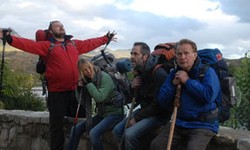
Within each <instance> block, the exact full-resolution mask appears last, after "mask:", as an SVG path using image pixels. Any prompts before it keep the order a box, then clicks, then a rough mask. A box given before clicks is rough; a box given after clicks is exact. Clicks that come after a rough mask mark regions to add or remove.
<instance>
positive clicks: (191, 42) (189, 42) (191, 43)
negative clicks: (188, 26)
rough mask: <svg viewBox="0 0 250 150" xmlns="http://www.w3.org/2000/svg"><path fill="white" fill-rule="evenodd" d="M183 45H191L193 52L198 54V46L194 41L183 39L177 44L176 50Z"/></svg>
mask: <svg viewBox="0 0 250 150" xmlns="http://www.w3.org/2000/svg"><path fill="white" fill-rule="evenodd" d="M182 44H190V45H191V47H192V49H193V51H194V52H197V45H196V44H195V42H194V41H192V40H189V39H181V40H180V41H179V42H177V45H176V49H177V48H178V47H179V45H182Z"/></svg>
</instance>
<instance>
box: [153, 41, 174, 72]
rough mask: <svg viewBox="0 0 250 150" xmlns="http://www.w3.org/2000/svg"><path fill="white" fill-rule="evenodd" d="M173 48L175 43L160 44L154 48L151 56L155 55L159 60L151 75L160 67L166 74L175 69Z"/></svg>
mask: <svg viewBox="0 0 250 150" xmlns="http://www.w3.org/2000/svg"><path fill="white" fill-rule="evenodd" d="M175 46H176V43H174V42H169V43H160V44H157V45H156V46H155V48H154V51H153V52H152V53H151V55H157V56H159V58H158V62H157V65H156V66H155V67H154V69H153V71H152V73H153V74H154V73H155V71H156V70H157V69H158V68H159V67H162V68H163V69H164V70H165V71H166V72H167V73H169V72H170V70H171V69H173V68H175V66H176V65H175Z"/></svg>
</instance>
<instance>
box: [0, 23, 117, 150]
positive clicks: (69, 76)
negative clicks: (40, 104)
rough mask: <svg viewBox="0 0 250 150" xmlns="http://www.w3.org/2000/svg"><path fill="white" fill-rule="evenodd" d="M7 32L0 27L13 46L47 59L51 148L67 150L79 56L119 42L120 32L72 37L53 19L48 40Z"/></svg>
mask: <svg viewBox="0 0 250 150" xmlns="http://www.w3.org/2000/svg"><path fill="white" fill-rule="evenodd" d="M4 32H5V33H4ZM4 32H3V30H2V29H0V39H2V38H3V36H4V35H5V36H6V37H5V38H6V41H7V42H8V44H10V45H11V46H13V47H15V48H18V49H21V50H23V51H26V52H29V53H32V54H37V55H40V56H42V57H45V58H46V72H45V76H46V79H47V83H48V108H49V114H50V116H49V122H50V124H49V126H50V149H51V150H63V147H64V131H63V122H64V116H65V114H66V113H67V111H68V105H69V104H70V103H71V102H72V101H73V100H75V89H76V87H77V83H78V70H77V61H78V56H79V55H80V54H83V53H87V52H89V51H91V50H94V49H95V48H97V47H99V46H101V45H103V44H105V43H108V42H109V41H116V38H115V37H114V36H115V34H116V33H114V32H113V33H110V32H108V33H107V34H106V35H105V36H102V37H97V38H92V39H87V40H71V38H72V36H69V35H66V32H65V30H64V26H63V24H62V23H61V22H60V21H52V22H50V24H49V28H48V32H49V34H50V35H51V37H50V38H49V40H48V41H39V42H35V41H33V40H30V39H26V38H20V37H16V36H12V35H10V33H9V32H7V33H6V31H4ZM51 43H54V47H53V49H52V50H50V51H49V48H50V45H51Z"/></svg>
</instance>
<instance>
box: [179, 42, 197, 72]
mask: <svg viewBox="0 0 250 150" xmlns="http://www.w3.org/2000/svg"><path fill="white" fill-rule="evenodd" d="M196 57H197V53H196V52H194V50H193V49H192V46H191V45H190V44H187V43H185V44H182V45H179V46H178V47H177V49H176V61H177V64H178V65H179V66H180V67H181V68H182V69H183V70H185V71H189V70H190V69H191V68H192V66H193V64H194V61H195V59H196Z"/></svg>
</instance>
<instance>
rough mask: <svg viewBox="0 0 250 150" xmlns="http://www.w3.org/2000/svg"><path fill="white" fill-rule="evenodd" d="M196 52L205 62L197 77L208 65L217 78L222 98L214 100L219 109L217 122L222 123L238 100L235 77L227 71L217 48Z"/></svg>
mask: <svg viewBox="0 0 250 150" xmlns="http://www.w3.org/2000/svg"><path fill="white" fill-rule="evenodd" d="M197 53H198V56H199V58H200V59H201V62H202V63H203V64H205V65H203V66H202V68H201V70H200V73H199V77H200V78H202V77H203V76H204V74H205V73H206V71H207V69H208V66H210V67H212V68H213V69H214V70H215V72H216V74H217V76H218V78H219V81H220V86H221V90H222V100H221V101H220V100H218V101H216V104H217V106H218V109H219V122H221V123H223V122H224V121H226V120H228V119H229V118H230V109H231V108H232V107H233V106H234V105H235V104H236V103H237V101H238V95H237V92H236V91H237V84H236V78H235V76H234V75H232V74H230V73H229V70H228V65H227V63H226V61H225V59H224V58H223V57H222V53H221V51H220V50H219V49H217V48H215V49H202V50H198V51H197Z"/></svg>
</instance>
